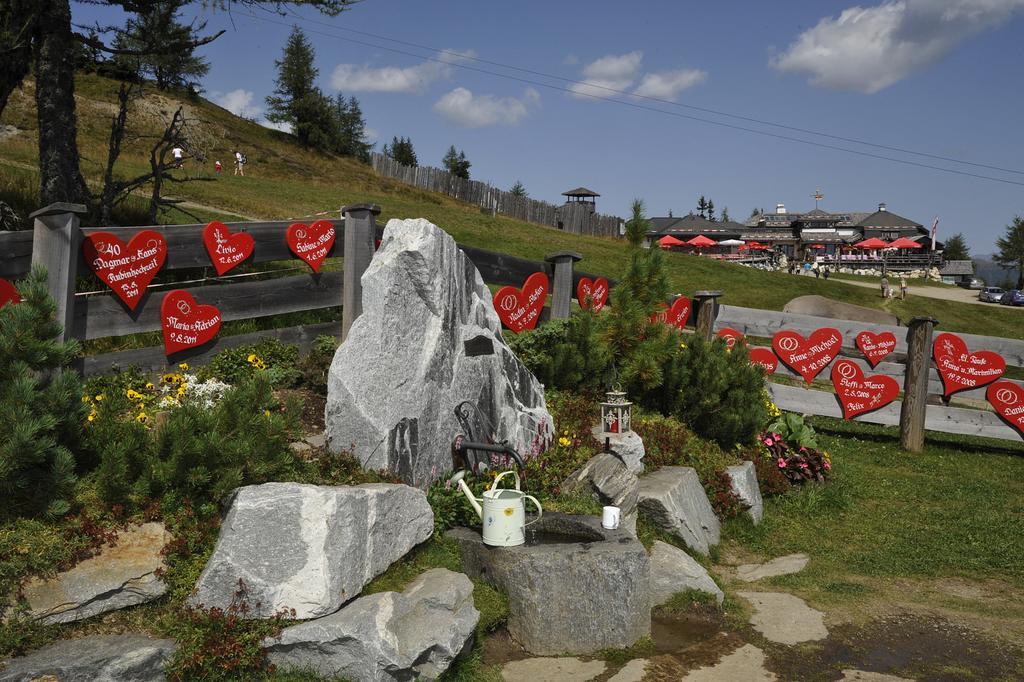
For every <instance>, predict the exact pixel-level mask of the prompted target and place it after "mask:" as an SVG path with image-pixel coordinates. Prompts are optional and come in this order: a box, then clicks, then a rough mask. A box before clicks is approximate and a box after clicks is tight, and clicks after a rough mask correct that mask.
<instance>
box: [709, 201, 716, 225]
mask: <svg viewBox="0 0 1024 682" xmlns="http://www.w3.org/2000/svg"><path fill="white" fill-rule="evenodd" d="M708 220H710V221H711V222H715V202H713V201H711V199H708Z"/></svg>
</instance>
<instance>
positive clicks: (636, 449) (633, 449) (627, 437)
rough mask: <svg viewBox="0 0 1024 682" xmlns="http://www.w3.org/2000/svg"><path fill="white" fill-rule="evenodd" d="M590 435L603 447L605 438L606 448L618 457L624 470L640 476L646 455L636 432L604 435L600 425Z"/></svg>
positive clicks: (642, 443)
mask: <svg viewBox="0 0 1024 682" xmlns="http://www.w3.org/2000/svg"><path fill="white" fill-rule="evenodd" d="M591 434H592V435H593V436H594V438H595V439H596V440H597V442H598V443H600V444H601V445H604V441H605V438H607V439H608V446H609V447H610V448H611V450H612V451H613V452H614V453H615V454H616V455H618V457H619V459H621V460H622V463H623V464H625V465H626V468H627V469H629V470H630V471H632V472H633V473H634V474H641V473H643V471H644V455H646V454H647V451H646V449H645V448H644V442H643V440H642V439H641V438H640V436H639V435H637V432H636V431H627V432H626V433H605V432H604V431H603V430H602V428H601V424H598V425H597V426H595V427H594V428H593V429H592V430H591Z"/></svg>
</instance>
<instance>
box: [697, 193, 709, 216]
mask: <svg viewBox="0 0 1024 682" xmlns="http://www.w3.org/2000/svg"><path fill="white" fill-rule="evenodd" d="M707 210H708V200H707V199H705V198H704V195H703V194H701V195H700V199H698V200H697V215H699V216H700V217H701V218H706V217H707V215H706V212H707Z"/></svg>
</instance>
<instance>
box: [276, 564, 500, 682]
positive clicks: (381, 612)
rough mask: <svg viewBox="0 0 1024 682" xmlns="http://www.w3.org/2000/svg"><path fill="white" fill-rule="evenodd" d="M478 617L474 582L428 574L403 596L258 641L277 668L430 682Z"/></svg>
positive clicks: (352, 607) (359, 679)
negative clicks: (474, 598) (427, 681)
mask: <svg viewBox="0 0 1024 682" xmlns="http://www.w3.org/2000/svg"><path fill="white" fill-rule="evenodd" d="M479 619H480V613H479V612H478V611H477V610H476V608H474V606H473V583H472V582H470V580H469V578H467V577H466V576H464V575H463V574H461V573H453V572H452V571H449V570H447V569H444V568H434V569H431V570H429V571H427V572H426V573H424V574H422V575H421V576H419V577H418V578H417V579H416V580H414V581H413V582H412V584H410V585H409V587H407V588H406V590H405V591H404V592H381V593H378V594H371V595H369V596H366V597H360V598H359V599H357V600H356V601H354V602H352V603H351V604H349V605H348V606H346V607H345V608H343V609H342V610H341V611H338V612H337V613H334V614H332V615H330V616H326V617H324V618H318V619H317V620H312V621H309V622H307V623H300V624H299V625H293V626H291V627H289V628H285V629H284V630H283V631H282V632H281V635H280V637H279V638H269V639H267V640H265V641H264V646H265V647H266V650H267V654H268V658H269V660H270V662H271V663H272V664H274V665H275V666H277V668H278V669H279V670H296V671H301V672H310V671H312V672H315V673H318V674H319V675H322V676H324V677H330V678H332V679H333V678H335V677H341V678H342V679H346V680H353V682H371V681H372V682H377V681H378V680H433V679H436V678H437V677H438V676H439V675H440V674H441V673H443V672H444V671H445V670H447V669H448V667H449V666H450V665H451V664H452V661H454V660H455V658H456V657H457V656H458V655H459V654H460V653H461V652H462V650H463V649H464V648H465V647H466V646H467V645H468V644H469V643H470V642H471V641H472V638H473V630H474V628H476V624H477V621H478V620H479Z"/></svg>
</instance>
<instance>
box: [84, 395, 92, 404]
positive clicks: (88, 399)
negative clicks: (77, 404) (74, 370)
mask: <svg viewBox="0 0 1024 682" xmlns="http://www.w3.org/2000/svg"><path fill="white" fill-rule="evenodd" d="M82 402H83V403H88V402H92V398H90V397H89V396H87V395H83V396H82Z"/></svg>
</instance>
